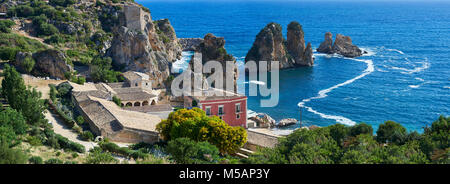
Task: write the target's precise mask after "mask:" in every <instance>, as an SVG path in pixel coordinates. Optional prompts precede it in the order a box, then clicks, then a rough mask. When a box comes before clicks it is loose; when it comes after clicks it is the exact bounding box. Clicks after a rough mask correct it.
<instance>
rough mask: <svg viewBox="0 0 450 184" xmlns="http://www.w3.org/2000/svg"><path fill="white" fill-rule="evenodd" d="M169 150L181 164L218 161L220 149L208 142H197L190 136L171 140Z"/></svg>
mask: <svg viewBox="0 0 450 184" xmlns="http://www.w3.org/2000/svg"><path fill="white" fill-rule="evenodd" d="M166 149H167V152H168V153H170V155H171V157H172V158H173V159H174V160H175V161H176V162H177V163H179V164H194V163H196V164H200V163H212V162H216V161H217V160H218V158H219V150H218V149H217V148H216V147H215V146H214V145H211V144H209V143H208V142H198V143H197V142H195V141H193V140H191V139H189V138H177V139H174V140H171V141H169V143H168V144H167V147H166Z"/></svg>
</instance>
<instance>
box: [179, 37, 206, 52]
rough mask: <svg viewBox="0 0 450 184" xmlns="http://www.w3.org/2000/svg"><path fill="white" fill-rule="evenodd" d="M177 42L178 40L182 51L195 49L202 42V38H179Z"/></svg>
mask: <svg viewBox="0 0 450 184" xmlns="http://www.w3.org/2000/svg"><path fill="white" fill-rule="evenodd" d="M178 42H180V45H181V48H182V49H183V51H197V50H198V49H199V46H200V44H201V43H202V42H203V38H180V39H178Z"/></svg>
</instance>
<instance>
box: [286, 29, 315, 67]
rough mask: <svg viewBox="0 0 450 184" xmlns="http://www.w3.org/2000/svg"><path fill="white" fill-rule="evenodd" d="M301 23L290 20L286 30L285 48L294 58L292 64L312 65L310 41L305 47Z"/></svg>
mask: <svg viewBox="0 0 450 184" xmlns="http://www.w3.org/2000/svg"><path fill="white" fill-rule="evenodd" d="M304 35H305V34H304V32H303V28H302V25H300V24H299V23H298V22H295V21H294V22H291V23H290V24H289V25H288V31H287V50H288V53H289V54H290V56H291V57H293V59H294V66H313V65H314V59H313V56H312V55H311V54H309V53H312V48H311V43H308V46H309V47H308V46H306V47H305V38H304Z"/></svg>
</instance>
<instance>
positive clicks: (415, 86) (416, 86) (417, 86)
mask: <svg viewBox="0 0 450 184" xmlns="http://www.w3.org/2000/svg"><path fill="white" fill-rule="evenodd" d="M420 86H421V85H409V86H408V87H410V88H419V87H420Z"/></svg>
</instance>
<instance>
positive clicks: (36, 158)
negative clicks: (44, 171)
mask: <svg viewBox="0 0 450 184" xmlns="http://www.w3.org/2000/svg"><path fill="white" fill-rule="evenodd" d="M28 162H29V163H30V164H43V163H44V161H43V160H42V158H41V157H40V156H32V157H30V159H28Z"/></svg>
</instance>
